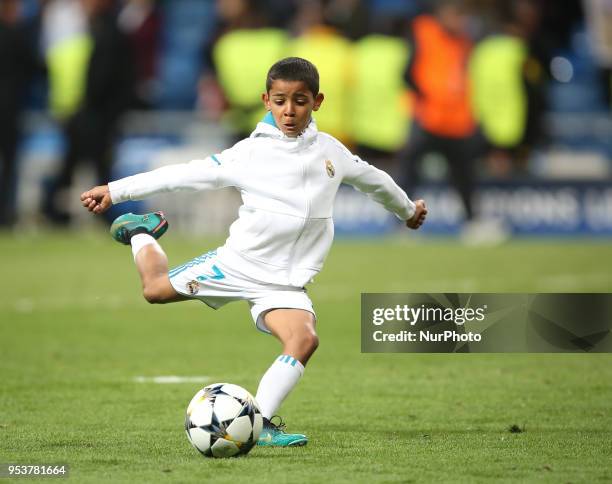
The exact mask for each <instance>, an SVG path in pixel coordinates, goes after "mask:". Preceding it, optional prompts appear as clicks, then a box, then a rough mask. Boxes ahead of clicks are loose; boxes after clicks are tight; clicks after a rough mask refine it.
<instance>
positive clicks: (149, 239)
mask: <svg viewBox="0 0 612 484" xmlns="http://www.w3.org/2000/svg"><path fill="white" fill-rule="evenodd" d="M130 244H132V254H133V255H134V259H136V254H138V252H140V249H142V248H143V247H144V246H145V245H149V244H157V241H156V240H155V239H154V238H153V236H151V235H149V234H136V235H134V237H132V238H131V239H130Z"/></svg>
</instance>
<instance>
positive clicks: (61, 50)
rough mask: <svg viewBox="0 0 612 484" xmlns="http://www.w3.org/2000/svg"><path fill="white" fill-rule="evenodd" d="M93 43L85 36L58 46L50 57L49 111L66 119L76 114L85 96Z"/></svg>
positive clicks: (48, 57) (47, 56)
mask: <svg viewBox="0 0 612 484" xmlns="http://www.w3.org/2000/svg"><path fill="white" fill-rule="evenodd" d="M92 51H93V41H92V39H91V37H90V36H89V35H86V34H83V35H78V36H75V37H72V38H68V39H66V40H63V41H61V42H58V43H56V44H54V45H53V46H52V47H51V48H50V49H49V50H48V51H47V55H46V60H47V69H48V73H49V108H50V110H51V113H52V114H53V115H54V116H55V117H57V118H59V119H64V118H66V117H68V116H70V115H71V114H73V113H74V112H75V111H76V110H77V109H78V107H79V105H80V104H81V102H82V100H83V96H84V94H85V84H86V82H87V71H88V67H89V60H90V58H91V54H92Z"/></svg>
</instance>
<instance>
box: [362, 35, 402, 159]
mask: <svg viewBox="0 0 612 484" xmlns="http://www.w3.org/2000/svg"><path fill="white" fill-rule="evenodd" d="M408 60H409V47H408V45H407V44H406V42H405V41H404V40H402V39H399V38H396V37H390V36H386V35H368V36H367V37H364V38H363V39H361V40H359V41H358V42H357V43H356V44H355V82H354V87H353V90H352V101H351V112H352V116H351V134H352V135H353V138H354V139H355V141H356V142H357V143H359V144H362V145H365V146H367V147H370V148H375V149H379V150H382V151H389V152H392V151H396V150H398V149H399V148H400V147H401V146H402V145H403V144H404V143H405V141H406V137H407V134H408V124H409V119H410V112H409V111H410V109H409V105H408V102H407V100H406V86H405V84H404V80H403V79H404V77H403V75H404V71H405V69H406V65H407V64H408Z"/></svg>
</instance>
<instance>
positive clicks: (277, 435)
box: [257, 415, 308, 447]
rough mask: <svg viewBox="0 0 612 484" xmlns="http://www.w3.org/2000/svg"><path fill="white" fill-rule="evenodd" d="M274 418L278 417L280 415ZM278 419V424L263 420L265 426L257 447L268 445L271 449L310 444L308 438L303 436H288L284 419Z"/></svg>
mask: <svg viewBox="0 0 612 484" xmlns="http://www.w3.org/2000/svg"><path fill="white" fill-rule="evenodd" d="M274 417H278V415H275V416H274ZM274 417H272V418H274ZM278 419H279V422H278V424H274V423H272V422H271V421H270V420H268V419H267V418H264V419H263V420H264V425H263V429H262V431H261V434H260V435H259V440H258V441H257V445H267V446H269V447H301V446H303V445H306V444H307V443H308V437H306V436H305V435H303V434H288V433H287V432H285V424H284V422H283V419H281V418H280V417H278Z"/></svg>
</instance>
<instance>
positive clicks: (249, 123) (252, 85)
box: [213, 28, 287, 132]
mask: <svg viewBox="0 0 612 484" xmlns="http://www.w3.org/2000/svg"><path fill="white" fill-rule="evenodd" d="M286 45H287V34H286V33H285V31H283V30H280V29H272V28H266V29H241V30H233V31H231V32H228V33H227V34H225V35H223V36H221V38H219V40H218V41H217V43H216V44H215V46H214V48H213V61H214V63H215V68H216V71H217V79H218V81H219V84H220V85H221V87H222V89H223V92H224V94H225V97H226V98H227V100H228V102H229V104H230V108H233V109H234V110H235V113H234V114H233V116H232V117H233V124H234V126H235V127H236V128H238V129H239V130H241V131H245V132H247V131H250V130H251V129H253V128H254V127H255V126H256V125H257V123H258V122H259V121H260V120H261V118H262V117H263V116H264V115H265V109H264V107H263V103H262V101H261V94H262V93H263V92H265V91H266V75H267V73H268V69H270V67H271V66H272V64H274V63H275V62H277V61H279V60H280V59H282V58H283V57H285V55H284V53H285V47H286Z"/></svg>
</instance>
